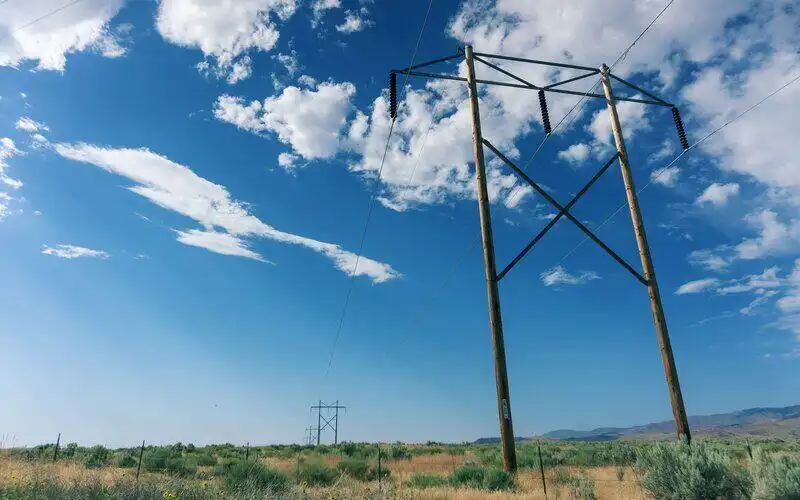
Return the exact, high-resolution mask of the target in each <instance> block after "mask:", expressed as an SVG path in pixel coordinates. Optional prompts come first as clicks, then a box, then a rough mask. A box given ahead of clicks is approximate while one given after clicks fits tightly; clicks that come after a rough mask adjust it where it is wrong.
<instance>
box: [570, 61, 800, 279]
mask: <svg viewBox="0 0 800 500" xmlns="http://www.w3.org/2000/svg"><path fill="white" fill-rule="evenodd" d="M798 80H800V75H797V76H796V77H794V78H793V79H791V80H789V81H788V82H786V83H785V84H783V85H781V86H780V87H778V88H777V89H775V90H773V91H772V92H770V93H769V94H768V95H767V96H766V97H764V98H762V99H761V100H759V101H758V102H756V103H755V104H753V105H751V106H750V107H749V108H747V109H746V110H744V111H742V112H741V113H740V114H738V115H736V116H735V117H733V118H731V119H730V120H728V121H727V122H725V123H723V124H722V125H720V126H719V127H717V128H715V129H714V130H712V131H711V132H709V133H708V134H706V135H705V136H704V137H703V138H702V139H700V140H699V141H697V142H695V143H694V144H692V145H691V146H689V148H688V149H684V150H683V151H681V152H680V154H678V155H677V156H676V157H675V158H673V159H672V161H670V162H669V163H668V164H667V165H666V166H665V167H662V168H660V169H659V170H658V171H657V172H656V173H655V174H654V175H653V176H651V177H650V180H649V181H648V182H647V184H645V185H644V186H642V187H641V188H640V189H639V190H637V191H636V194H637V195H639V194H641V192H642V191H644V190H645V189H647V188H648V187H649V186H650V185H651V184H652V183H653V182H656V181H657V180H658V179H659V178H661V176H662V175H663V174H664V173H665V172H666V171H667V170H668V169H669V168H670V167H672V166H673V165H675V164H676V163H678V161H679V160H680V159H681V158H682V157H683V155H685V154H686V153H688V152H689V151H691V150H692V149H694V148H695V147H697V146H699V145H700V144H702V143H703V142H705V141H706V140H708V139H710V138H711V137H712V136H713V135H715V134H717V133H718V132H720V131H721V130H722V129H724V128H725V127H727V126H728V125H730V124H732V123H733V122H735V121H737V120H739V119H740V118H742V117H743V116H745V115H746V114H747V113H749V112H751V111H753V110H754V109H756V108H757V107H759V106H760V105H761V104H763V103H764V102H765V101H767V100H768V99H770V98H771V97H773V96H774V95H776V94H778V93H779V92H781V91H782V90H783V89H785V88H786V87H788V86H789V85H792V84H793V83H795V82H797V81H798ZM627 205H628V202H627V201H626V202H625V203H623V204H621V205H620V206H619V207H617V209H616V210H614V212H612V213H611V215H609V216H608V217H606V218H605V219H604V220H603V222H601V223H600V225H598V226H597V227H596V228H595V231H597V230H599V229H600V228H602V227H603V226H605V225H606V224H608V223H609V222H610V221H611V220H612V219H614V217H616V216H617V214H619V212H620V211H621V210H622V209H623V208H625V207H626V206H627ZM586 240H588V238H586V237H584V238H583V239H582V240H581V241H580V242H578V244H577V245H575V247H574V248H573V249H572V250H570V251H569V252H567V253H565V254H564V256H563V257H561V260H559V261H558V262H557V263H556V264H555V265H556V266H558V265H560V264H562V263H563V262H564V261H565V260H567V259H568V258H569V256H570V255H572V254H573V253H575V251H576V250H578V249H579V248H580V247H581V246H582V245H583V244H584V243H586Z"/></svg>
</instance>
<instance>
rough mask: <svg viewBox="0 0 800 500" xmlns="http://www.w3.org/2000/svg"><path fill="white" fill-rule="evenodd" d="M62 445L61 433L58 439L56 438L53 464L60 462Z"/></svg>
mask: <svg viewBox="0 0 800 500" xmlns="http://www.w3.org/2000/svg"><path fill="white" fill-rule="evenodd" d="M60 444H61V433H60V432H59V433H58V437H57V438H56V447H55V449H54V450H53V463H56V460H58V446H59V445H60Z"/></svg>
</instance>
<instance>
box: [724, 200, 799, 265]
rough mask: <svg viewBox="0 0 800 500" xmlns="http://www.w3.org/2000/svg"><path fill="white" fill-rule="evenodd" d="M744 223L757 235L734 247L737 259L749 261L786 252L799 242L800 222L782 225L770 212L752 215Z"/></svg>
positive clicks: (775, 215) (774, 214) (764, 211)
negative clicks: (752, 228)
mask: <svg viewBox="0 0 800 500" xmlns="http://www.w3.org/2000/svg"><path fill="white" fill-rule="evenodd" d="M744 220H745V222H746V223H747V224H749V225H750V226H752V227H754V228H755V229H756V230H758V231H759V235H758V236H757V237H755V238H750V239H746V240H744V241H742V242H741V243H739V244H738V245H736V247H735V252H736V256H737V257H738V258H739V259H744V260H751V259H758V258H761V257H764V256H766V255H771V254H776V253H781V252H785V251H788V250H790V249H792V248H794V247H796V246H797V242H798V240H800V220H793V221H792V222H790V223H789V224H784V223H783V222H781V221H780V220H778V214H776V213H775V212H773V211H772V210H763V211H761V212H756V213H752V214H750V215H747V216H746V217H745V218H744Z"/></svg>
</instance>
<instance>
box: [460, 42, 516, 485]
mask: <svg viewBox="0 0 800 500" xmlns="http://www.w3.org/2000/svg"><path fill="white" fill-rule="evenodd" d="M464 57H465V58H466V60H467V86H468V88H469V98H470V108H471V110H472V140H473V142H474V148H475V178H476V180H477V182H478V210H479V213H480V220H481V237H482V238H483V261H484V264H485V267H486V291H487V294H488V296H489V328H490V329H491V331H492V347H493V350H494V375H495V380H496V383H497V412H498V415H499V418H500V442H501V443H502V445H503V469H505V471H506V472H515V471H516V470H517V453H516V449H515V448H514V426H513V425H512V423H511V398H510V396H509V390H508V375H507V374H506V349H505V344H504V342H503V320H502V318H501V316H500V293H499V291H498V288H497V266H496V264H495V260H494V240H493V237H492V218H491V213H490V211H489V192H488V190H487V188H486V165H485V160H484V157H483V136H482V135H481V116H480V109H479V106H478V89H477V86H476V82H475V63H474V60H473V53H472V46H471V45H467V46H466V48H465V49H464Z"/></svg>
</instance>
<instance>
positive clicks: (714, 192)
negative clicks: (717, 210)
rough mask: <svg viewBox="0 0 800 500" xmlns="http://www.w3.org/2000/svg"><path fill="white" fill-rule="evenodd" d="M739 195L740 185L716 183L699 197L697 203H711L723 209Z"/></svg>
mask: <svg viewBox="0 0 800 500" xmlns="http://www.w3.org/2000/svg"><path fill="white" fill-rule="evenodd" d="M737 194H739V185H738V184H736V183H730V184H718V183H716V182H715V183H714V184H711V185H710V186H708V187H707V188H706V189H705V191H703V192H702V194H700V196H698V197H697V200H695V203H697V204H698V205H702V204H703V203H711V204H712V205H714V206H717V207H721V206H723V205H725V204H726V203H728V200H729V199H731V198H732V197H734V196H736V195H737Z"/></svg>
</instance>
